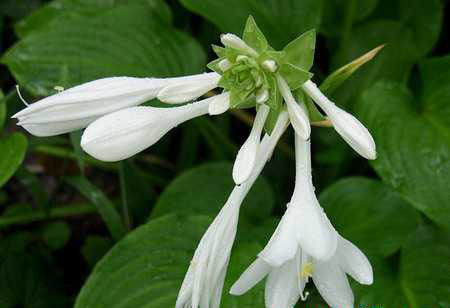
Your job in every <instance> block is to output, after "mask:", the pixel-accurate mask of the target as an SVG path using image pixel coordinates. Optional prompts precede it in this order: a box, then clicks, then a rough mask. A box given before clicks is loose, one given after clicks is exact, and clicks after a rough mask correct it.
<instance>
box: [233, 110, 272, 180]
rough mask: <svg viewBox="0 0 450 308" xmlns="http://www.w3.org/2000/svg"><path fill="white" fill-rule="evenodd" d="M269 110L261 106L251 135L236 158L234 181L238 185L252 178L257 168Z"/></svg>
mask: <svg viewBox="0 0 450 308" xmlns="http://www.w3.org/2000/svg"><path fill="white" fill-rule="evenodd" d="M269 110H270V109H269V107H268V106H266V105H261V106H259V109H258V112H257V113H256V117H255V121H254V123H253V127H252V130H251V131H250V135H249V136H248V138H247V140H246V141H245V142H244V144H243V145H242V147H241V148H240V149H239V152H238V154H237V156H236V160H235V162H234V166H233V180H234V182H235V183H236V184H237V185H240V184H242V183H244V182H245V181H246V180H247V179H248V178H249V177H250V174H251V172H252V170H253V167H254V166H255V162H256V153H257V152H258V147H259V143H260V139H261V133H262V130H263V128H264V123H265V122H266V119H267V116H268V115H269Z"/></svg>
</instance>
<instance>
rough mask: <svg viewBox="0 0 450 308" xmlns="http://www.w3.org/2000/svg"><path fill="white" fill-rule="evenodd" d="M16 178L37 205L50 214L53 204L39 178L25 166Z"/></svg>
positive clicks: (18, 171) (17, 173) (19, 170)
mask: <svg viewBox="0 0 450 308" xmlns="http://www.w3.org/2000/svg"><path fill="white" fill-rule="evenodd" d="M16 176H17V178H18V179H19V181H20V183H21V184H22V185H23V186H24V187H25V189H26V190H28V192H29V193H30V194H31V195H32V197H33V200H34V202H35V204H36V205H37V206H38V207H39V209H42V210H43V211H44V212H46V213H49V211H50V208H51V204H50V198H49V195H48V193H47V192H46V191H45V190H44V187H43V185H42V183H41V182H40V181H39V178H38V177H37V176H36V175H35V174H33V173H31V172H30V171H28V170H27V168H25V167H24V166H22V167H21V168H19V169H18V170H17V172H16Z"/></svg>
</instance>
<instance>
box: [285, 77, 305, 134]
mask: <svg viewBox="0 0 450 308" xmlns="http://www.w3.org/2000/svg"><path fill="white" fill-rule="evenodd" d="M277 83H278V87H279V89H280V93H281V95H282V96H283V98H284V101H285V102H286V106H287V110H288V112H289V119H290V121H291V123H292V127H293V128H294V130H295V132H296V133H297V134H298V135H299V136H300V137H302V138H303V140H308V138H309V135H310V134H311V125H310V124H309V119H308V116H307V114H306V112H305V110H304V109H303V108H302V107H301V106H300V105H299V104H298V103H297V102H296V101H295V98H294V96H292V92H291V89H290V88H289V86H288V84H287V82H286V80H284V78H283V77H281V76H280V75H277Z"/></svg>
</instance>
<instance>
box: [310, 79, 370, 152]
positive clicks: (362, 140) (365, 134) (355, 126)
mask: <svg viewBox="0 0 450 308" xmlns="http://www.w3.org/2000/svg"><path fill="white" fill-rule="evenodd" d="M302 87H303V90H304V91H305V92H306V93H307V94H308V95H309V96H310V97H311V98H312V99H313V100H314V101H315V102H316V103H317V104H318V105H319V106H320V107H321V108H322V109H323V111H325V113H326V114H327V116H328V118H329V119H330V121H331V123H332V124H333V126H334V129H335V130H336V131H337V132H338V134H339V135H341V136H342V138H344V140H345V141H346V142H347V143H348V144H349V145H350V146H351V147H352V148H353V149H354V150H355V151H356V152H357V153H358V154H359V155H361V156H362V157H364V158H367V159H376V157H377V152H376V148H375V141H374V140H373V138H372V135H371V134H370V132H369V131H368V130H367V128H366V127H365V126H364V125H363V124H362V123H361V122H360V121H358V119H356V118H355V117H354V116H353V115H351V114H349V113H348V112H346V111H344V110H342V109H341V108H339V107H337V106H336V105H335V104H334V103H333V102H331V101H330V100H329V99H328V98H327V97H326V96H325V95H324V94H323V93H322V92H321V91H320V90H319V88H318V87H317V86H316V84H315V83H313V82H312V81H311V80H308V81H307V82H305V83H304V84H303V86H302Z"/></svg>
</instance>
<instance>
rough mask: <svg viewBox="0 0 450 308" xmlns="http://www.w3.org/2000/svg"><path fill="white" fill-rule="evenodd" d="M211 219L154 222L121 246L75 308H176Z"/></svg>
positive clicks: (89, 283)
mask: <svg viewBox="0 0 450 308" xmlns="http://www.w3.org/2000/svg"><path fill="white" fill-rule="evenodd" d="M210 221H211V220H210V218H208V217H206V216H182V215H168V216H164V217H161V218H158V219H154V220H151V221H150V222H149V223H147V224H146V225H143V226H141V227H139V228H137V229H136V230H134V231H133V232H131V233H129V235H128V236H127V237H125V238H124V239H123V240H122V241H120V242H119V243H117V244H116V246H114V247H113V248H112V249H111V250H110V251H109V253H108V254H107V255H106V256H105V257H104V258H103V259H102V260H101V261H100V262H99V263H97V265H96V266H95V268H94V270H93V272H92V273H91V275H90V277H89V279H88V280H87V282H86V284H85V285H84V286H83V288H82V289H81V292H80V294H79V296H78V298H77V301H76V303H75V308H102V307H105V308H106V307H108V308H119V307H147V308H153V307H158V308H159V307H160V308H163V307H174V305H175V299H176V297H177V294H178V288H179V287H180V286H181V282H182V280H183V277H184V274H185V272H186V270H187V267H188V265H189V262H190V260H191V258H192V256H193V254H194V250H195V248H196V246H197V244H198V241H199V240H200V238H201V236H202V234H203V232H204V231H205V230H206V228H207V226H208V224H209V223H210Z"/></svg>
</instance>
